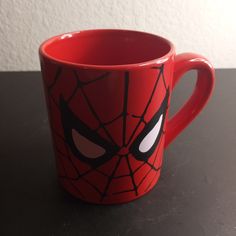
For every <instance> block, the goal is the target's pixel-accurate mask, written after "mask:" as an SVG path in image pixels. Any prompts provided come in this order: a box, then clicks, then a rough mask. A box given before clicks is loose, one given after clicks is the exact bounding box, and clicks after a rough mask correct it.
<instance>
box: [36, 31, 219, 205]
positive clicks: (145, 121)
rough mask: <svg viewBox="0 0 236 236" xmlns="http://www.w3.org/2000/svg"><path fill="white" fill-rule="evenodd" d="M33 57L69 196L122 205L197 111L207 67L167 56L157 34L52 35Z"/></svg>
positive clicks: (153, 174)
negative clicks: (185, 82) (175, 95)
mask: <svg viewBox="0 0 236 236" xmlns="http://www.w3.org/2000/svg"><path fill="white" fill-rule="evenodd" d="M39 53H40V61H41V68H42V75H43V82H44V88H45V95H46V102H47V108H48V113H49V119H50V126H51V133H52V137H53V143H54V150H55V156H56V164H57V172H58V178H59V182H60V183H61V185H62V186H63V187H64V189H66V190H67V191H68V192H69V193H71V194H72V195H73V196H75V197H77V198H79V199H82V200H84V201H86V202H91V203H98V204H115V203H124V202H128V201H131V200H134V199H137V198H139V197H141V196H142V195H144V194H146V193H147V192H149V191H150V190H151V189H152V188H153V187H154V186H155V184H156V183H157V181H158V178H159V176H160V172H161V167H162V159H163V151H164V149H165V148H166V147H167V146H168V145H169V144H170V143H171V141H172V140H173V139H174V138H175V137H176V136H177V135H178V134H179V133H180V132H181V131H182V130H183V129H184V128H185V127H186V126H187V125H188V124H189V123H190V122H191V121H192V120H193V118H195V117H196V115H197V114H198V113H199V112H200V111H201V110H202V108H203V107H204V105H205V104H206V102H207V101H208V99H209V97H210V96H211V93H212V90H213V87H214V80H215V79H214V69H213V67H212V65H211V64H210V62H209V61H208V60H207V59H206V58H204V57H202V56H200V55H197V54H193V53H184V54H180V55H176V54H175V49H174V46H173V44H172V43H171V42H170V41H168V40H166V39H164V38H162V37H160V36H157V35H153V34H150V33H145V32H138V31H131V30H113V29H104V30H84V31H79V32H73V33H67V34H63V35H59V36H55V37H52V38H50V39H48V40H47V41H45V42H44V43H43V44H42V45H41V46H40V50H39ZM192 69H195V70H197V71H198V78H197V83H196V87H195V90H194V92H193V94H192V96H191V97H190V98H189V100H188V101H187V102H186V103H185V105H184V106H183V107H182V108H181V109H180V110H179V111H178V112H177V114H175V115H174V116H173V117H172V118H171V119H169V118H168V110H169V103H170V100H171V94H172V91H173V88H174V87H175V85H176V83H177V82H178V81H179V79H180V77H181V76H182V75H183V74H184V73H185V72H187V71H189V70H192Z"/></svg>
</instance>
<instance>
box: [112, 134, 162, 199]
mask: <svg viewBox="0 0 236 236" xmlns="http://www.w3.org/2000/svg"><path fill="white" fill-rule="evenodd" d="M162 137H163V135H162V136H161V139H160V143H159V146H158V149H157V150H156V154H155V158H154V160H153V163H152V164H151V163H149V162H148V161H145V162H144V163H143V164H142V165H140V166H139V167H138V168H137V169H135V170H134V171H133V172H130V174H127V175H120V176H115V177H113V178H116V179H118V178H122V177H127V176H129V177H131V178H132V176H133V175H134V174H135V173H136V172H137V171H138V170H139V169H140V168H141V167H142V166H144V165H145V164H148V165H149V166H150V167H151V168H150V170H148V172H147V173H146V174H145V176H144V177H143V178H142V180H141V181H140V183H139V184H138V185H136V184H135V183H134V181H132V183H133V186H134V188H133V189H128V190H124V191H118V192H114V193H112V194H113V195H117V194H122V193H126V192H133V191H135V190H136V191H137V190H138V188H139V187H140V185H141V184H142V183H143V181H144V180H145V179H146V178H147V176H148V175H149V173H150V172H151V171H152V170H154V171H155V172H156V173H155V176H156V175H157V173H158V172H159V171H160V169H161V166H159V167H158V168H156V167H155V163H156V158H157V155H158V152H159V149H160V146H161V141H162ZM127 160H128V157H127ZM127 163H128V162H127ZM131 173H132V175H131ZM152 181H153V180H152ZM145 192H146V190H145ZM137 195H138V194H137Z"/></svg>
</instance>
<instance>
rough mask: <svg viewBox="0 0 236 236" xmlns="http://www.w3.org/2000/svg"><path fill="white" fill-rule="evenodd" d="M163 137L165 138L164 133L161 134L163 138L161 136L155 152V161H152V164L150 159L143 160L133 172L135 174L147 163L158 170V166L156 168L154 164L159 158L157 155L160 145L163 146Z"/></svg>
mask: <svg viewBox="0 0 236 236" xmlns="http://www.w3.org/2000/svg"><path fill="white" fill-rule="evenodd" d="M162 139H163V135H161V138H160V141H159V145H158V148H157V150H156V154H155V158H154V161H153V163H152V164H151V163H149V162H148V160H146V161H143V163H142V164H141V165H140V166H139V167H137V169H135V170H134V172H133V173H134V174H135V173H136V172H137V171H138V170H139V169H140V168H142V167H143V166H144V165H145V164H147V165H149V166H150V167H151V168H152V169H153V170H155V171H157V169H158V168H156V167H155V166H154V164H155V161H156V158H157V155H158V152H159V149H160V146H161V142H162Z"/></svg>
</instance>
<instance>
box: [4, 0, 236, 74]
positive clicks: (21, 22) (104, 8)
mask: <svg viewBox="0 0 236 236" xmlns="http://www.w3.org/2000/svg"><path fill="white" fill-rule="evenodd" d="M234 2H235V1H234V0H173V1H171V0H101V1H99V0H47V1H46V0H45V1H43V0H0V70H38V69H39V62H38V46H39V44H40V42H42V41H43V40H44V39H46V38H48V37H50V36H53V35H56V34H60V33H64V32H68V31H76V30H81V29H88V28H89V29H91V28H128V29H136V30H143V31H149V32H152V33H156V34H159V35H162V36H165V37H167V38H169V39H171V40H172V41H173V42H174V43H175V45H176V48H177V52H183V51H193V52H198V53H200V54H203V55H205V56H206V57H207V58H209V59H210V60H211V61H212V63H213V64H214V65H215V67H221V68H222V67H236V59H235V58H236V10H235V9H236V3H234Z"/></svg>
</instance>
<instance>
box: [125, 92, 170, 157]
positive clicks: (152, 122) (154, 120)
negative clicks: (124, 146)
mask: <svg viewBox="0 0 236 236" xmlns="http://www.w3.org/2000/svg"><path fill="white" fill-rule="evenodd" d="M168 99H169V88H168V89H167V91H166V95H165V98H164V100H163V102H162V104H161V106H160V108H159V110H158V111H157V112H156V113H155V115H154V116H153V118H152V119H151V120H150V121H149V122H148V124H146V125H145V127H144V129H143V130H142V132H141V133H140V134H139V135H138V137H137V138H136V139H135V140H134V142H133V143H132V144H131V146H130V152H131V153H132V154H133V155H134V157H135V158H136V159H137V160H140V161H147V160H148V159H149V157H150V156H151V155H152V154H153V153H154V151H155V149H156V147H157V145H158V143H159V141H160V138H161V135H162V133H163V126H164V123H165V117H166V110H167V105H168ZM161 115H163V118H162V121H161V127H160V130H159V133H158V136H157V137H156V140H155V142H154V144H153V145H152V147H151V148H150V149H149V150H148V151H147V152H141V151H139V145H140V144H141V142H142V141H143V139H144V138H145V137H146V136H147V135H148V133H150V132H151V130H152V129H153V128H154V126H155V125H156V124H157V122H158V121H159V118H160V117H161Z"/></svg>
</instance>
